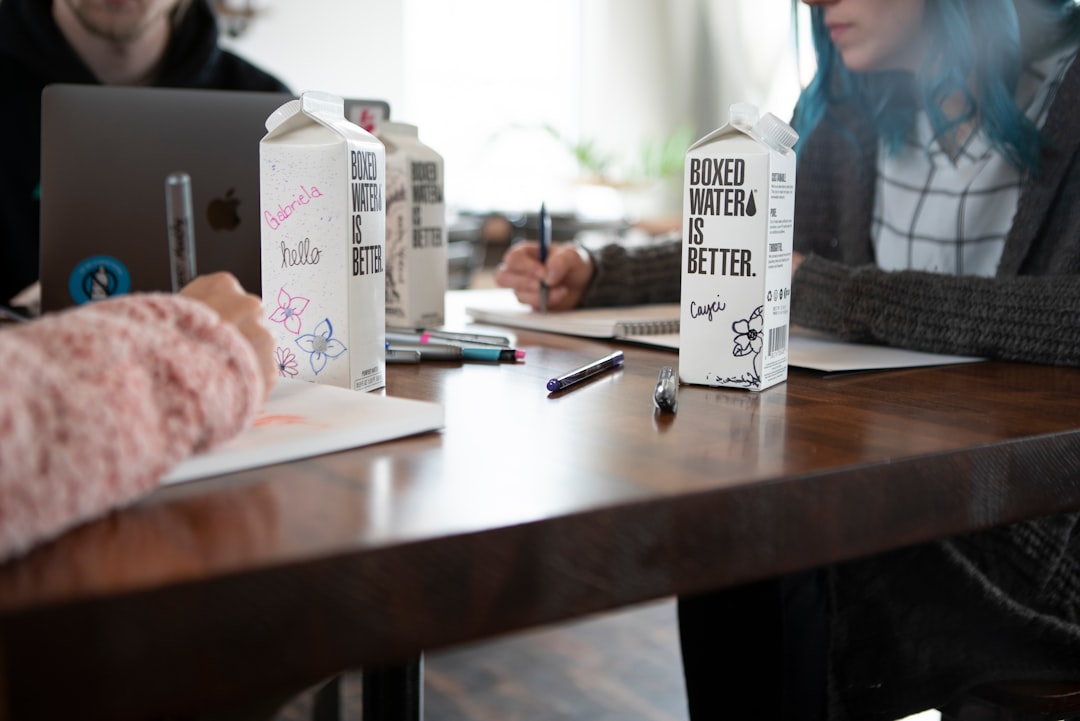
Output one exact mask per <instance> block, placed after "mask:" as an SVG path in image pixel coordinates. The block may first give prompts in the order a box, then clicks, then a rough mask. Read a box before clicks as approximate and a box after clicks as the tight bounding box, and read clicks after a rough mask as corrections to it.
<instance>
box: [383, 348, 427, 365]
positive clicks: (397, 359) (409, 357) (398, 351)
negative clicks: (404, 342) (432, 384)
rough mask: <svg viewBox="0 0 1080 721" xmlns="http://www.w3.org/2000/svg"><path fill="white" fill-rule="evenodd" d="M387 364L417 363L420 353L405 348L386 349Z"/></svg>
mask: <svg viewBox="0 0 1080 721" xmlns="http://www.w3.org/2000/svg"><path fill="white" fill-rule="evenodd" d="M386 362H387V363H419V362H420V351H418V350H410V349H406V348H387V349H386Z"/></svg>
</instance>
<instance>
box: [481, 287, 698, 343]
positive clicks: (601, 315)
mask: <svg viewBox="0 0 1080 721" xmlns="http://www.w3.org/2000/svg"><path fill="white" fill-rule="evenodd" d="M474 294H475V297H474ZM465 312H466V314H468V315H469V316H471V317H472V319H473V320H474V321H476V322H477V323H488V324H491V325H505V326H509V327H511V328H524V329H526V330H537V331H543V332H546V333H559V334H562V335H576V336H583V337H586V338H610V339H613V340H621V341H629V342H644V343H647V344H648V345H656V346H660V347H667V348H671V349H678V347H679V304H678V303H660V304H655V305H633V306H622V307H619V308H578V309H575V310H568V311H560V312H557V313H556V312H552V313H539V312H537V311H534V310H532V309H531V308H530V307H529V306H527V305H524V304H522V303H519V302H518V301H517V299H516V298H515V297H514V294H513V293H512V292H510V291H506V290H495V291H470V295H469V304H468V306H467V307H466V308H465Z"/></svg>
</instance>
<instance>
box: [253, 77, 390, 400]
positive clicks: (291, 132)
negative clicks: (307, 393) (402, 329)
mask: <svg viewBox="0 0 1080 721" xmlns="http://www.w3.org/2000/svg"><path fill="white" fill-rule="evenodd" d="M266 127H267V131H268V132H267V134H266V135H265V136H264V137H263V139H262V141H261V142H260V143H259V164H260V186H261V189H260V195H261V210H262V291H263V305H264V306H265V307H266V312H267V315H268V318H269V320H270V327H271V330H272V332H273V333H274V337H275V340H276V348H275V353H276V356H277V361H278V370H279V372H280V373H281V375H282V376H283V377H287V378H300V379H303V380H308V381H313V382H316V383H326V384H328V385H336V386H343V387H345V388H352V389H354V390H375V389H377V388H382V387H384V386H385V385H386V380H385V378H386V354H385V342H386V340H385V339H386V322H385V281H384V270H383V265H384V261H383V258H384V256H385V247H386V232H385V231H386V216H385V207H384V200H383V199H384V196H385V180H384V177H385V163H386V161H385V151H384V148H383V145H382V143H381V142H379V141H378V140H377V139H376V138H375V137H374V136H373V135H371V134H370V133H368V132H367V131H366V130H363V129H362V128H360V127H359V126H358V125H356V124H354V123H351V122H349V121H347V120H346V119H345V115H344V100H343V99H342V98H340V97H337V96H333V95H328V94H326V93H313V92H307V93H304V94H303V95H301V96H300V98H299V99H298V100H293V101H290V102H288V103H286V104H285V105H283V106H282V107H280V108H278V109H277V110H276V111H274V113H273V114H272V115H271V116H270V117H269V118H268V119H267V121H266Z"/></svg>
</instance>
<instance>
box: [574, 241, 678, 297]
mask: <svg viewBox="0 0 1080 721" xmlns="http://www.w3.org/2000/svg"><path fill="white" fill-rule="evenodd" d="M589 255H590V257H591V258H592V261H593V266H594V267H595V268H596V272H595V273H594V274H593V278H592V281H591V283H590V284H589V288H588V290H586V292H585V297H584V298H583V299H582V303H581V304H582V305H584V306H615V305H639V304H643V303H677V302H679V288H680V285H681V283H682V273H681V268H680V263H681V259H682V244H681V242H680V240H679V239H678V238H675V237H672V238H666V239H664V240H658V241H656V242H655V243H648V244H641V245H626V246H624V245H621V244H618V243H612V244H610V245H606V246H604V247H602V248H600V249H598V250H595V251H594V250H590V251H589Z"/></svg>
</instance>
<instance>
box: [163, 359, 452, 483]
mask: <svg viewBox="0 0 1080 721" xmlns="http://www.w3.org/2000/svg"><path fill="white" fill-rule="evenodd" d="M443 418H444V415H443V407H442V406H441V405H439V404H438V403H428V402H425V401H416V400H411V399H407V398H394V397H391V396H384V395H378V394H375V393H364V392H363V391H352V390H348V389H346V388H339V387H337V386H329V385H321V384H317V383H309V382H306V381H299V380H291V379H286V380H282V381H279V382H278V384H277V386H276V387H275V388H274V391H273V392H272V393H271V394H270V398H269V399H268V400H267V402H266V405H265V406H264V408H263V409H262V410H261V411H260V412H259V414H258V416H256V418H255V423H254V425H253V426H252V427H251V428H249V429H247V430H246V431H244V432H243V433H241V434H240V435H239V436H237V437H236V438H233V439H232V440H231V441H228V442H227V443H224V444H222V445H220V446H218V447H217V448H213V449H211V450H209V451H207V452H206V453H202V454H199V455H197V456H193V457H191V458H189V459H187V460H185V461H183V462H181V463H180V464H178V465H177V466H175V467H174V468H173V469H172V470H171V471H170V472H169V473H168V474H167V475H166V476H165V477H164V478H163V479H162V480H161V482H162V484H168V483H179V482H181V481H192V480H196V479H199V478H206V477H208V476H217V475H221V474H224V473H232V472H234V471H240V470H244V469H248V468H257V467H259V466H268V465H271V464H274V463H283V462H285V461H291V460H296V459H298V458H308V457H311V456H317V455H321V454H323V453H332V452H334V451H340V450H344V449H347V448H359V447H360V446H366V445H371V444H373V443H380V442H382V441H388V440H392V439H394V438H401V437H404V436H409V435H413V434H416V433H423V432H425V431H433V430H437V429H439V428H442V427H443V423H444V421H443Z"/></svg>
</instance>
